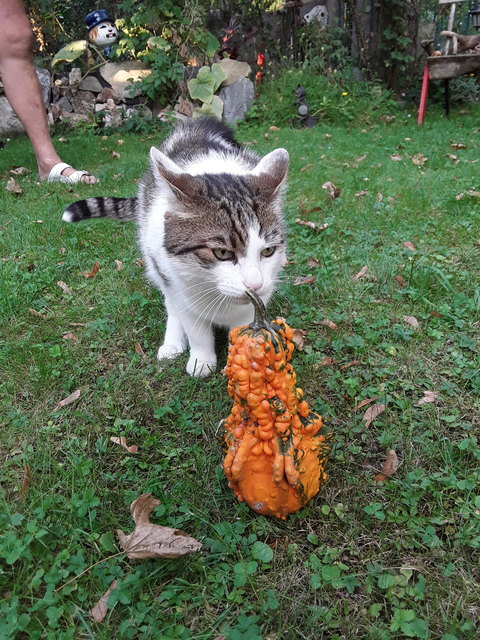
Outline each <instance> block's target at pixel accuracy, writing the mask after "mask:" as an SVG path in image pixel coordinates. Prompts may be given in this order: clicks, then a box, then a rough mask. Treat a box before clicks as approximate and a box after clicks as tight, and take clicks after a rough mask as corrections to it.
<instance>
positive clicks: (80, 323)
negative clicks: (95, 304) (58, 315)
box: [68, 322, 85, 327]
mask: <svg viewBox="0 0 480 640" xmlns="http://www.w3.org/2000/svg"><path fill="white" fill-rule="evenodd" d="M68 326H69V327H84V326H85V322H69V323H68Z"/></svg>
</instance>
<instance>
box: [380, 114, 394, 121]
mask: <svg viewBox="0 0 480 640" xmlns="http://www.w3.org/2000/svg"><path fill="white" fill-rule="evenodd" d="M396 118H397V116H390V115H388V114H385V115H383V116H380V120H383V122H387V123H389V122H393V121H394V120H396Z"/></svg>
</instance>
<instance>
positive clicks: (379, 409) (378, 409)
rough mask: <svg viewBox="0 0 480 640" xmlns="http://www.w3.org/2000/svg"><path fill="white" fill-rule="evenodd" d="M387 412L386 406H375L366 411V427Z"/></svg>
mask: <svg viewBox="0 0 480 640" xmlns="http://www.w3.org/2000/svg"><path fill="white" fill-rule="evenodd" d="M383 411H385V405H384V404H374V405H373V406H371V407H368V409H367V410H366V411H365V414H364V416H363V418H362V420H363V421H364V422H365V427H369V426H370V425H371V424H372V421H373V420H375V418H376V417H377V416H379V415H380V414H381V413H383Z"/></svg>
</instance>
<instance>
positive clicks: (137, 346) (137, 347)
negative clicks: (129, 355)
mask: <svg viewBox="0 0 480 640" xmlns="http://www.w3.org/2000/svg"><path fill="white" fill-rule="evenodd" d="M135 353H138V355H139V356H142V358H143V359H144V360H146V359H147V358H148V356H147V354H146V353H145V351H144V350H143V349H142V345H141V344H140V343H139V342H135Z"/></svg>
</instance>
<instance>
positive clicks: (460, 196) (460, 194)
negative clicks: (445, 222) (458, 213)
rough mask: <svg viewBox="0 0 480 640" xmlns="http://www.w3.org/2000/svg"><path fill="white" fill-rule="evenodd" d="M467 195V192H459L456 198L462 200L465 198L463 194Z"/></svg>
mask: <svg viewBox="0 0 480 640" xmlns="http://www.w3.org/2000/svg"><path fill="white" fill-rule="evenodd" d="M464 195H465V193H463V191H462V193H457V195H456V196H455V200H461V199H462V198H463V196H464Z"/></svg>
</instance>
